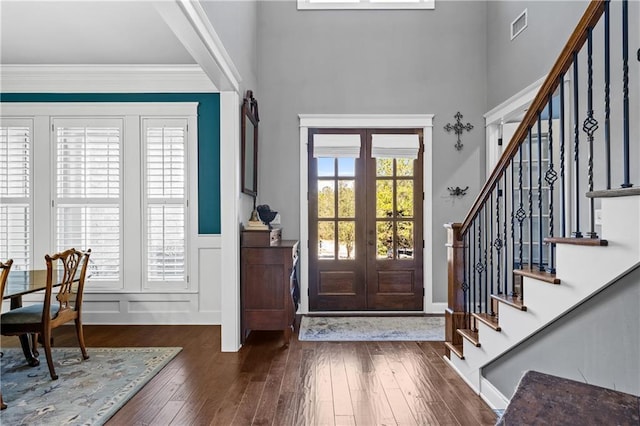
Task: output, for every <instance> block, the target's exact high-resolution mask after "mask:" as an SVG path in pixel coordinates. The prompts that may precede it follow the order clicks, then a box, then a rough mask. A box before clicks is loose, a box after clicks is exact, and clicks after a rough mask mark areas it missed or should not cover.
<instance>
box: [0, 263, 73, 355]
mask: <svg viewBox="0 0 640 426" xmlns="http://www.w3.org/2000/svg"><path fill="white" fill-rule="evenodd" d="M62 274H63V271H58V270H54V271H53V287H59V286H60V285H62V282H61V280H62V278H63V276H62ZM78 280H79V278H76V279H74V281H78ZM46 287H47V270H46V269H31V270H28V271H11V272H9V276H8V277H7V284H6V287H5V289H4V295H3V296H2V298H3V299H11V309H16V308H20V307H22V296H24V295H25V294H29V293H35V292H36V291H40V290H44V289H45V288H46ZM20 345H21V346H22V351H23V352H24V356H25V358H26V360H27V363H28V364H29V365H30V366H32V367H35V366H36V365H40V360H39V359H38V358H37V357H36V355H35V354H34V353H33V352H32V351H31V344H30V341H29V335H28V334H23V335H21V336H20Z"/></svg>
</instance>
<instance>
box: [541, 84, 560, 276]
mask: <svg viewBox="0 0 640 426" xmlns="http://www.w3.org/2000/svg"><path fill="white" fill-rule="evenodd" d="M547 140H548V141H549V168H548V169H547V172H546V173H545V175H544V180H545V182H547V185H549V236H550V237H553V233H554V220H553V219H554V217H553V184H554V183H555V181H556V180H557V179H558V173H557V172H556V171H555V170H554V169H553V97H552V95H549V134H548V135H547ZM555 248H556V245H555V244H553V243H550V244H549V266H548V267H547V272H549V273H552V274H555V272H556V267H555Z"/></svg>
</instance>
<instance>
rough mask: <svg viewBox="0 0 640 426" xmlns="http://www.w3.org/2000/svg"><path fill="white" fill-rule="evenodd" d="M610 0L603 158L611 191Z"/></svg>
mask: <svg viewBox="0 0 640 426" xmlns="http://www.w3.org/2000/svg"><path fill="white" fill-rule="evenodd" d="M609 4H610V0H605V2H604V156H605V163H606V178H607V189H611V122H610V118H611V61H610V59H611V52H610V35H611V30H610V21H611V18H610V15H609Z"/></svg>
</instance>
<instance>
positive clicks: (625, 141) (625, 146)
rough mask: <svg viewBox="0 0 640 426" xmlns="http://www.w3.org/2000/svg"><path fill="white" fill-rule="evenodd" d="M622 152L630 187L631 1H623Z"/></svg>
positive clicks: (625, 176) (625, 181)
mask: <svg viewBox="0 0 640 426" xmlns="http://www.w3.org/2000/svg"><path fill="white" fill-rule="evenodd" d="M622 95H623V96H622V107H623V112H622V115H623V117H622V128H623V131H622V153H623V159H622V160H623V161H622V163H623V165H622V170H623V176H624V181H623V182H622V185H621V187H623V188H630V187H632V186H633V184H632V183H631V181H630V178H629V1H628V0H623V1H622Z"/></svg>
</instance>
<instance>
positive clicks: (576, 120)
mask: <svg viewBox="0 0 640 426" xmlns="http://www.w3.org/2000/svg"><path fill="white" fill-rule="evenodd" d="M572 83H573V138H574V139H573V162H574V163H575V181H576V183H575V187H574V191H575V206H576V217H575V219H576V227H575V231H574V232H573V233H572V235H573V236H574V237H575V238H582V232H580V151H579V150H580V113H579V112H578V105H579V104H578V94H579V93H580V92H579V90H578V86H579V85H578V52H573V82H572Z"/></svg>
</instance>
